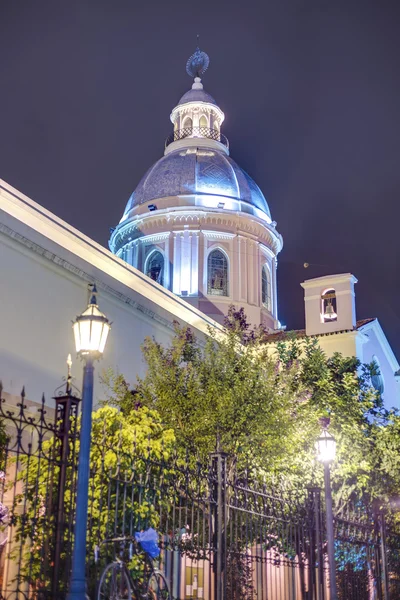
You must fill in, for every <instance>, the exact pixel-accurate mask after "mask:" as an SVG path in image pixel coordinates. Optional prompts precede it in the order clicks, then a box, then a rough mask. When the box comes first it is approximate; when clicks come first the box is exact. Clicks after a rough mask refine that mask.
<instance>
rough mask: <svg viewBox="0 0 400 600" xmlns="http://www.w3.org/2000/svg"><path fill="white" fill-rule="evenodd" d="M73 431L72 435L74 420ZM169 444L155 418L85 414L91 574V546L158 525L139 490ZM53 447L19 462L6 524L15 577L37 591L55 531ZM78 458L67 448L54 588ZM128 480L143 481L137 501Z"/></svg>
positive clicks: (148, 490) (136, 413)
mask: <svg viewBox="0 0 400 600" xmlns="http://www.w3.org/2000/svg"><path fill="white" fill-rule="evenodd" d="M77 425H78V427H77V429H78V433H79V429H80V419H79V420H78V424H77ZM174 440H175V438H174V434H173V431H172V430H170V429H169V430H168V429H165V428H163V426H162V424H161V422H160V419H159V416H158V415H157V414H156V413H155V412H154V411H152V410H150V409H148V408H147V407H144V406H143V407H136V408H135V407H133V409H132V411H130V412H129V413H127V412H125V413H124V412H121V411H119V410H118V409H117V408H115V407H112V406H103V407H101V408H99V409H98V410H96V411H95V412H94V413H93V428H92V445H91V452H90V484H89V513H90V517H89V533H88V543H87V545H88V557H89V565H90V568H93V558H94V551H95V547H96V546H97V545H98V544H99V543H100V542H101V541H102V540H104V539H105V538H107V537H110V536H112V535H115V533H117V534H118V535H123V534H125V535H127V534H129V532H130V533H131V534H132V533H134V532H135V531H137V530H140V529H141V528H143V527H149V526H157V525H158V521H159V514H158V512H157V510H156V509H155V506H154V489H153V488H152V486H151V485H148V484H147V479H148V476H149V463H150V461H152V462H154V463H157V461H164V460H168V458H169V456H170V454H171V452H172V450H173V445H174ZM59 443H60V442H59V439H58V438H57V437H56V436H54V437H53V438H51V439H49V440H47V441H44V442H43V443H42V444H41V446H40V448H39V450H38V452H37V453H35V454H34V455H26V456H22V457H19V464H18V466H19V471H18V474H17V481H19V482H21V483H20V484H19V485H18V489H19V493H17V494H16V495H15V497H14V502H13V507H12V515H11V523H12V524H13V526H14V538H15V540H16V541H18V542H19V543H20V545H19V546H16V548H15V555H14V556H13V558H14V560H18V561H21V565H22V568H21V576H22V578H24V579H25V580H26V581H29V582H30V585H32V587H33V588H35V587H36V588H38V589H39V588H41V587H43V586H45V587H47V586H48V585H49V577H51V573H52V562H53V560H54V552H55V546H54V544H55V531H56V528H57V525H58V526H59V525H60V524H59V523H57V511H56V501H57V495H58V493H59V490H58V480H59V464H60V463H59V462H58V459H57V456H58V450H59ZM78 452H79V442H78V441H77V442H76V444H75V447H73V446H71V451H70V456H69V461H68V465H67V483H66V488H65V490H64V507H65V511H64V520H63V524H62V525H63V529H62V545H61V548H62V550H61V552H62V560H61V570H62V571H65V572H61V573H59V580H60V582H62V581H67V576H66V575H67V573H68V562H67V560H68V559H69V558H70V550H71V532H70V531H69V527H70V526H72V523H73V513H74V503H75V500H74V496H75V478H76V467H77V464H76V461H77V456H78ZM133 474H134V475H135V479H133ZM152 475H154V469H153V470H152ZM131 481H135V482H139V481H143V482H144V483H143V491H141V495H140V500H138V496H137V494H135V495H134V494H132V493H131V492H130V490H131V488H132V485H130V482H131ZM126 484H127V485H126ZM128 487H129V493H128V494H127V493H126V490H127V488H128ZM61 588H62V586H61Z"/></svg>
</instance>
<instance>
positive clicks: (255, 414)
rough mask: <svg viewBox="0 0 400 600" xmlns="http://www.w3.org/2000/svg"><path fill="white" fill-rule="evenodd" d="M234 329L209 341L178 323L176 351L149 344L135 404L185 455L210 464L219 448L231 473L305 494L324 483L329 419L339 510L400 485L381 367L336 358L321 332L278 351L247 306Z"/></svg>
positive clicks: (394, 425)
mask: <svg viewBox="0 0 400 600" xmlns="http://www.w3.org/2000/svg"><path fill="white" fill-rule="evenodd" d="M225 325H226V336H225V337H222V336H221V337H218V339H217V336H216V334H215V333H214V331H213V330H211V329H210V331H209V336H208V338H207V340H206V342H205V344H204V345H201V344H200V342H199V341H198V340H197V339H196V338H195V336H194V334H193V332H192V331H191V330H190V329H189V328H188V327H181V326H180V325H179V324H178V323H175V337H174V338H173V340H172V343H171V345H170V346H169V347H164V346H162V345H161V344H160V343H158V342H157V341H156V340H155V339H150V338H147V339H146V340H145V342H144V344H143V346H142V350H143V355H144V359H145V361H146V364H147V373H146V375H145V376H144V377H143V378H139V379H138V381H137V388H136V394H135V400H134V401H135V402H140V403H142V404H144V405H145V406H148V407H149V408H151V409H154V410H156V411H157V412H158V413H159V414H160V417H161V420H162V422H163V423H164V424H165V425H166V426H167V427H171V428H173V429H174V431H175V435H176V441H177V446H178V449H179V451H180V452H181V453H182V454H184V453H186V454H189V455H190V456H195V457H197V458H199V459H200V460H201V461H205V460H207V457H208V455H209V453H210V452H211V451H213V450H215V448H216V445H219V447H220V448H221V449H223V450H224V451H225V452H227V453H228V455H229V457H230V458H229V469H230V472H231V473H232V472H233V471H234V470H236V471H240V470H243V469H247V470H248V471H249V470H250V472H251V473H253V474H254V475H255V476H257V477H258V478H262V479H263V480H264V481H270V480H272V479H277V478H278V479H281V480H284V481H285V482H290V483H291V484H292V486H294V487H297V488H302V489H304V490H305V488H306V486H307V485H309V484H310V483H312V482H313V483H314V484H319V485H321V486H322V484H323V479H322V469H321V467H320V466H319V465H317V464H316V461H315V441H316V438H317V437H318V435H319V432H320V426H319V419H320V418H321V417H327V416H329V417H330V419H331V425H330V430H331V431H332V433H333V434H334V435H335V437H336V439H337V461H336V463H335V466H334V469H333V483H334V492H335V496H336V502H337V507H338V509H339V510H340V508H341V507H343V506H344V505H345V504H346V503H347V501H348V500H349V499H352V498H356V497H357V498H358V499H360V498H364V499H365V501H366V502H369V501H370V500H371V498H372V497H376V496H380V497H381V496H382V497H387V496H388V495H389V494H393V493H394V491H395V490H396V489H397V490H399V481H400V468H399V459H398V456H399V455H400V454H399V450H400V440H399V430H400V419H399V416H398V414H397V413H396V411H394V410H393V411H387V410H385V409H384V407H383V403H382V398H381V397H380V395H379V393H377V392H376V391H375V390H374V389H373V388H372V386H371V374H373V373H374V369H376V366H375V365H373V364H371V365H361V364H360V362H359V361H358V360H357V359H356V358H348V357H343V356H341V355H340V354H338V353H336V354H335V355H334V356H333V357H331V358H327V357H326V356H325V354H324V353H323V351H322V350H321V349H320V348H319V346H318V341H317V340H316V339H315V338H305V339H303V340H302V341H301V342H300V341H299V340H298V339H295V338H292V337H290V335H289V336H288V339H287V340H286V341H285V342H281V343H279V344H277V347H276V352H275V353H271V349H270V348H268V347H267V345H266V344H265V342H264V337H265V332H264V331H263V328H262V327H259V328H254V329H250V328H249V326H248V323H247V320H246V317H245V315H244V312H243V310H240V311H235V310H234V309H233V308H231V309H230V311H229V315H228V318H227V319H226V322H225ZM125 402H128V404H129V402H133V399H132V397H131V399H125ZM382 451H384V455H383V454H382Z"/></svg>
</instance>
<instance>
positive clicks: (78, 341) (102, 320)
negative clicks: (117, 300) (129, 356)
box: [73, 304, 111, 357]
mask: <svg viewBox="0 0 400 600" xmlns="http://www.w3.org/2000/svg"><path fill="white" fill-rule="evenodd" d="M110 328H111V327H110V323H109V321H108V319H107V317H106V316H105V315H104V314H103V313H102V312H101V311H100V310H99V309H98V307H97V305H96V304H89V306H88V307H87V309H86V310H85V311H84V312H83V313H82V314H81V315H80V316H79V317H77V318H76V321H75V323H74V324H73V330H74V336H75V347H76V351H77V353H78V354H93V356H96V357H98V356H101V355H102V354H103V352H104V348H105V345H106V342H107V337H108V333H109V331H110Z"/></svg>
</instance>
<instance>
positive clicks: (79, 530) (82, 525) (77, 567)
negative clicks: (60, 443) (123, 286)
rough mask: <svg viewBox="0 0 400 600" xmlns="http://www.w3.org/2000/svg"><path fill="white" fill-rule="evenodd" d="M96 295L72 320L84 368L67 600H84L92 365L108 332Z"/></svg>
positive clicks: (101, 352) (101, 351)
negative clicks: (73, 320)
mask: <svg viewBox="0 0 400 600" xmlns="http://www.w3.org/2000/svg"><path fill="white" fill-rule="evenodd" d="M96 295H97V290H96V286H95V285H93V286H92V291H91V298H90V300H89V305H88V307H87V309H86V310H85V311H84V312H83V313H82V314H81V315H80V316H79V317H77V318H76V321H75V323H74V324H73V329H74V336H75V346H76V351H77V353H78V355H79V356H80V357H81V358H82V360H83V361H84V367H83V386H82V414H81V431H80V436H79V442H80V445H79V459H78V460H79V463H78V483H77V490H76V515H75V537H74V550H73V554H72V572H71V582H70V588H69V592H68V600H85V598H86V577H85V572H86V532H87V515H88V496H89V465H90V438H91V433H92V409H93V371H94V367H93V363H94V361H95V360H96V359H100V358H101V357H102V356H103V352H104V348H105V345H106V341H107V337H108V334H109V331H110V322H109V320H108V319H107V317H106V316H105V315H104V314H103V313H102V312H100V310H99V308H98V306H97V298H96Z"/></svg>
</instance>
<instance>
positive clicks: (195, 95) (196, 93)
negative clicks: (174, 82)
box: [178, 88, 217, 106]
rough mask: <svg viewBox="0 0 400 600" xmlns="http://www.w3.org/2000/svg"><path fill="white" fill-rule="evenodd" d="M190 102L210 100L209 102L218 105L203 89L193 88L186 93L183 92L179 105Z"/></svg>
mask: <svg viewBox="0 0 400 600" xmlns="http://www.w3.org/2000/svg"><path fill="white" fill-rule="evenodd" d="M188 102H208V103H209V104H215V106H217V103H216V102H215V100H214V98H213V97H212V96H211V95H210V94H208V93H207V92H205V91H204V90H201V89H193V88H192V89H191V90H189V91H188V92H186V94H183V96H182V98H181V99H180V100H179V102H178V106H179V105H180V104H187V103H188Z"/></svg>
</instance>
